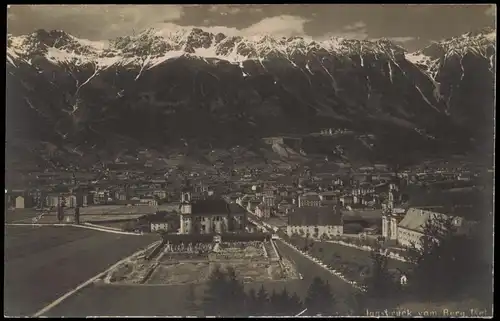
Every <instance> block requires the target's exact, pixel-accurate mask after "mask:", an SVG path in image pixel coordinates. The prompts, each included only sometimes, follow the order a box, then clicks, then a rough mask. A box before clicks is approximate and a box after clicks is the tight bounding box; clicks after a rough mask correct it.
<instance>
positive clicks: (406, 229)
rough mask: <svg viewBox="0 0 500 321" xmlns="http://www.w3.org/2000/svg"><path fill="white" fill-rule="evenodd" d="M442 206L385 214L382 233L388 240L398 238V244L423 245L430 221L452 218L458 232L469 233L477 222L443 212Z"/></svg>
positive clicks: (407, 245) (418, 246)
mask: <svg viewBox="0 0 500 321" xmlns="http://www.w3.org/2000/svg"><path fill="white" fill-rule="evenodd" d="M441 212H444V211H443V210H442V208H441V210H440V208H432V209H430V208H410V209H408V211H407V212H406V214H405V215H404V217H403V216H402V215H385V216H384V217H383V219H382V235H383V236H384V237H385V238H386V239H388V240H396V241H397V243H398V245H401V246H403V247H410V246H412V244H414V245H415V246H416V247H417V248H420V247H421V238H422V236H424V235H425V227H426V224H428V222H433V221H434V222H436V223H438V222H442V221H443V220H448V219H452V224H453V225H454V226H455V228H456V232H457V233H464V234H468V233H470V232H471V231H472V229H473V228H474V225H475V222H473V221H467V220H465V219H464V218H463V217H461V216H453V215H448V214H444V213H441Z"/></svg>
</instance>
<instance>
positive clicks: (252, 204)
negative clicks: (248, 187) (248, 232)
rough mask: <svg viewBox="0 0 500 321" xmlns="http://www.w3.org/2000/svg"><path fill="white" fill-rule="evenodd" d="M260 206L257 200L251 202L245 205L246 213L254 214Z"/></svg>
mask: <svg viewBox="0 0 500 321" xmlns="http://www.w3.org/2000/svg"><path fill="white" fill-rule="evenodd" d="M259 204H260V202H259V201H258V200H251V201H249V202H248V203H247V211H249V212H252V213H253V212H255V208H257V206H258V205H259Z"/></svg>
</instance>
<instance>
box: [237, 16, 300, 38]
mask: <svg viewBox="0 0 500 321" xmlns="http://www.w3.org/2000/svg"><path fill="white" fill-rule="evenodd" d="M306 22H308V20H307V19H305V18H302V17H297V16H289V15H283V16H276V17H271V18H265V19H263V20H261V21H259V22H257V23H256V24H254V25H252V26H250V27H248V28H246V29H244V30H243V32H244V34H246V35H259V34H271V35H274V36H281V37H291V36H299V35H305V31H304V25H305V23H306Z"/></svg>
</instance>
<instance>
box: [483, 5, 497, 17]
mask: <svg viewBox="0 0 500 321" xmlns="http://www.w3.org/2000/svg"><path fill="white" fill-rule="evenodd" d="M496 13H497V6H496V4H492V5H490V6H489V7H488V9H486V11H485V12H484V14H486V15H487V16H492V17H494V16H495V15H496Z"/></svg>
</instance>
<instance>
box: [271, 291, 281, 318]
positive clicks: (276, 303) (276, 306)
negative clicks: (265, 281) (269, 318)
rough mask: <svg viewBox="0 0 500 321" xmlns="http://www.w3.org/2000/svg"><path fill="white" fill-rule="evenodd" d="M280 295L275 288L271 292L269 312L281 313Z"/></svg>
mask: <svg viewBox="0 0 500 321" xmlns="http://www.w3.org/2000/svg"><path fill="white" fill-rule="evenodd" d="M280 299H281V298H280V296H279V294H278V293H277V292H276V291H275V290H273V291H272V292H271V295H270V296H269V306H268V312H270V313H271V314H273V315H274V314H279V313H280V308H281V306H280Z"/></svg>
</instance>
